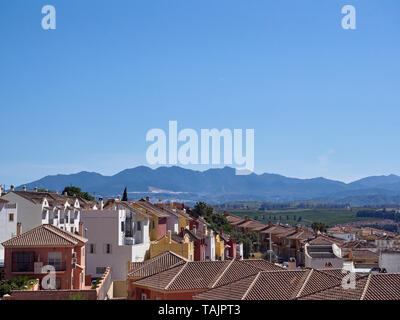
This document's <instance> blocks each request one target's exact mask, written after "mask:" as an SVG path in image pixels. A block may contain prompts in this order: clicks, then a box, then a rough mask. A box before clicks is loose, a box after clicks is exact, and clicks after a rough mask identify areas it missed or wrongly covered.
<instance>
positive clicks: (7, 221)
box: [0, 199, 18, 265]
mask: <svg viewBox="0 0 400 320" xmlns="http://www.w3.org/2000/svg"><path fill="white" fill-rule="evenodd" d="M17 215H18V211H17V204H16V203H10V202H8V201H7V200H4V199H0V243H2V242H4V241H6V240H8V239H11V238H13V237H15V236H16V235H17ZM3 263H4V248H3V246H2V245H1V244H0V265H2V264H3Z"/></svg>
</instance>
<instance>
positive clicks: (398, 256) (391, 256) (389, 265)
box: [379, 252, 400, 273]
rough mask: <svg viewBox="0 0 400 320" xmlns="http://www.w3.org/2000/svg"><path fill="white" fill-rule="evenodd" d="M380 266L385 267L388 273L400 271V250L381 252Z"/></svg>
mask: <svg viewBox="0 0 400 320" xmlns="http://www.w3.org/2000/svg"><path fill="white" fill-rule="evenodd" d="M379 268H385V269H386V271H387V272H388V273H397V272H400V252H381V254H380V256H379Z"/></svg>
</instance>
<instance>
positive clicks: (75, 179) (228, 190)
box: [17, 166, 400, 205]
mask: <svg viewBox="0 0 400 320" xmlns="http://www.w3.org/2000/svg"><path fill="white" fill-rule="evenodd" d="M25 185H26V186H27V188H28V190H31V189H34V188H35V187H38V188H42V189H49V190H53V191H55V190H58V191H60V192H61V191H62V190H63V189H64V187H65V186H69V185H74V186H78V187H80V188H82V190H84V191H87V192H89V193H91V194H93V193H96V194H97V195H102V196H104V197H111V196H114V197H115V196H116V195H118V194H121V193H122V191H123V189H124V188H125V187H127V188H128V191H129V192H131V196H132V198H134V197H139V196H144V195H150V196H153V197H162V198H163V199H166V200H168V199H169V200H174V201H186V202H191V201H193V202H194V201H198V200H205V201H208V202H210V203H221V202H226V201H245V200H248V201H277V202H281V201H307V200H319V201H323V202H332V203H342V202H343V203H349V204H351V205H363V204H364V203H365V204H371V199H375V200H373V202H374V204H392V203H393V204H395V203H400V177H399V176H396V175H393V174H392V175H388V176H371V177H366V178H363V179H360V180H357V181H354V182H351V183H348V184H346V183H344V182H341V181H335V180H329V179H325V178H322V177H319V178H312V179H298V178H288V177H285V176H282V175H279V174H271V173H263V174H260V175H257V174H254V173H253V174H250V175H247V176H243V175H235V169H234V168H230V167H225V168H221V169H209V170H206V171H195V170H191V169H185V168H181V167H177V166H174V167H159V168H157V169H151V168H149V167H146V166H138V167H135V168H132V169H126V170H123V171H121V172H119V173H117V174H115V175H113V176H104V175H101V174H99V173H96V172H86V171H83V172H79V173H75V174H68V175H65V174H59V175H53V176H46V177H44V178H42V179H40V180H37V181H33V182H31V183H27V184H25ZM21 188H22V186H19V187H18V188H17V189H21ZM133 195H134V196H133ZM386 201H388V202H386ZM393 201H394V202H393ZM375 202H376V203H375ZM383 202H385V203H383Z"/></svg>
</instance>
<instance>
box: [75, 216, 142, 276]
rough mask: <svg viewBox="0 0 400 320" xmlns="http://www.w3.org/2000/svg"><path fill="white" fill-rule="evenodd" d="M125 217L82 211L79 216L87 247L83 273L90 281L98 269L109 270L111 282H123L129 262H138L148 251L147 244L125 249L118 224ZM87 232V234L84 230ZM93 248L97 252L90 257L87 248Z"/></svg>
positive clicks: (128, 246)
mask: <svg viewBox="0 0 400 320" xmlns="http://www.w3.org/2000/svg"><path fill="white" fill-rule="evenodd" d="M124 217H125V212H124V210H89V211H87V210H84V211H82V212H81V221H82V222H83V229H84V236H85V237H86V238H87V239H88V242H87V243H86V273H88V274H92V276H93V277H98V276H101V274H97V273H96V268H97V267H111V277H112V280H126V274H127V264H128V261H137V262H141V261H143V260H144V257H145V253H146V251H147V250H148V249H149V247H150V242H149V241H147V242H144V243H142V244H139V245H125V244H124V243H125V241H124V239H123V233H122V232H121V221H122V219H123V218H124ZM148 226H149V225H148V220H147V221H146V223H142V228H143V232H144V235H146V234H147V238H146V237H144V239H145V240H148V239H149V238H148V231H149V229H148ZM86 229H87V230H86ZM91 244H94V245H95V247H96V252H95V253H94V254H91V253H90V245H91ZM106 244H111V253H109V254H107V253H106V252H105V245H106Z"/></svg>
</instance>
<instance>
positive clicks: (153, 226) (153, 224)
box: [152, 220, 156, 229]
mask: <svg viewBox="0 0 400 320" xmlns="http://www.w3.org/2000/svg"><path fill="white" fill-rule="evenodd" d="M152 222H153V223H152V229H155V227H156V222H155V221H154V220H153V221H152Z"/></svg>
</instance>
